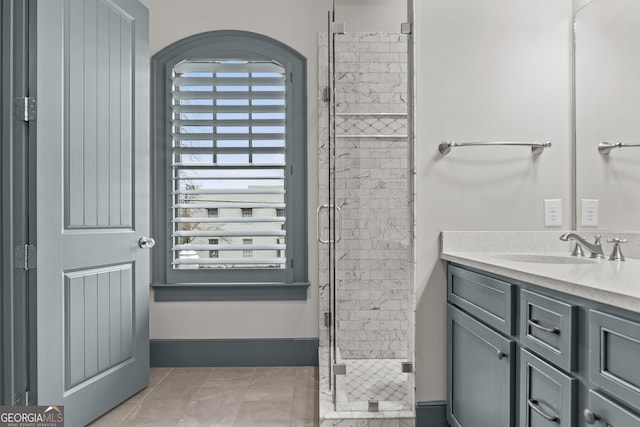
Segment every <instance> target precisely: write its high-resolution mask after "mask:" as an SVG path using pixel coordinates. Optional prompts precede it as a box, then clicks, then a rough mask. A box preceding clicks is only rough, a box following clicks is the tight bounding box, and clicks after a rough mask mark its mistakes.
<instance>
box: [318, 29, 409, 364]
mask: <svg viewBox="0 0 640 427" xmlns="http://www.w3.org/2000/svg"><path fill="white" fill-rule="evenodd" d="M335 37H336V41H335V50H336V51H335V58H336V60H335V112H336V115H335V128H336V130H335V133H336V138H335V157H334V162H335V163H334V166H335V171H336V185H335V195H336V199H335V200H336V204H337V206H340V207H341V211H340V217H341V221H340V222H341V226H340V227H338V229H339V230H341V235H340V241H339V243H338V244H337V247H336V260H337V261H336V280H337V286H336V300H337V307H336V310H335V316H336V321H337V330H338V332H337V334H336V335H337V345H338V347H339V349H340V353H341V356H342V357H343V358H345V359H352V358H358V359H362V358H387V359H405V358H407V357H408V349H409V348H410V347H409V339H410V336H411V331H412V325H411V323H410V322H412V318H413V315H412V307H413V306H412V300H413V289H412V286H411V280H410V279H411V277H410V271H411V269H410V264H409V260H410V241H411V223H410V195H409V178H410V176H409V174H410V171H409V145H408V144H409V142H408V141H409V139H408V136H407V134H408V120H407V112H408V111H407V110H408V103H407V99H408V94H407V90H408V62H407V46H408V39H407V35H404V34H398V33H347V34H340V35H336V36H335ZM319 42H320V53H319V54H320V58H319V59H320V61H319V62H320V70H319V71H320V92H321V96H320V105H319V109H320V141H319V150H320V151H319V155H320V204H325V203H328V200H329V198H328V193H329V162H328V159H329V150H328V147H329V135H330V129H329V104H328V103H326V102H324V101H323V97H322V90H323V88H324V87H326V86H327V81H328V77H329V76H328V73H329V70H328V65H329V41H328V39H327V34H326V33H324V34H320V38H319ZM325 225H326V224H325ZM320 258H321V259H320V278H321V286H320V313H321V322H320V325H321V334H320V336H321V343H320V344H321V345H322V346H326V345H329V335H328V331H327V329H326V328H325V327H324V317H323V316H324V312H328V311H329V306H330V304H329V300H330V292H329V283H328V282H329V274H328V273H329V265H330V264H329V259H328V249H327V246H326V245H321V248H320Z"/></svg>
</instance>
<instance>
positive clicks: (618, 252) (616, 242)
mask: <svg viewBox="0 0 640 427" xmlns="http://www.w3.org/2000/svg"><path fill="white" fill-rule="evenodd" d="M607 242H609V243H613V250H612V251H611V255H610V256H609V259H610V260H611V261H624V255H623V254H622V249H621V248H620V244H621V243H627V239H620V238H618V237H614V238H613V239H608V240H607Z"/></svg>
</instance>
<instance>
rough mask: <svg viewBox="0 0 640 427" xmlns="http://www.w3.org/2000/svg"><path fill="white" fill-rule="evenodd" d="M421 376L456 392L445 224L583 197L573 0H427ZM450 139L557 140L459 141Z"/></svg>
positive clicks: (501, 226) (420, 188)
mask: <svg viewBox="0 0 640 427" xmlns="http://www.w3.org/2000/svg"><path fill="white" fill-rule="evenodd" d="M415 8H416V11H415V31H414V37H415V53H416V81H417V82H416V85H417V88H416V96H417V102H416V123H417V125H416V192H417V198H416V219H417V230H416V233H417V238H416V261H417V272H416V278H417V279H416V280H417V283H416V287H417V301H418V308H417V323H416V334H417V336H416V371H417V378H416V386H417V395H416V398H417V400H418V401H429V400H442V399H444V398H445V366H446V364H445V310H446V276H445V269H444V265H443V263H442V262H441V261H439V250H440V248H439V233H440V231H441V230H537V229H543V228H544V223H543V214H542V212H543V209H542V207H543V200H544V199H545V198H560V199H562V201H563V214H562V221H563V226H564V227H569V226H570V225H571V221H570V217H571V207H572V191H571V187H572V184H571V183H572V175H573V172H572V168H571V164H572V162H571V156H572V110H571V108H572V97H571V95H572V94H571V87H572V74H571V73H572V71H571V55H572V54H571V44H572V34H571V30H572V25H571V22H572V2H571V0H540V1H536V2H526V3H523V2H515V3H514V2H513V1H511V0H486V1H482V2H478V1H475V0H430V1H428V2H421V1H418V2H416V6H415ZM444 140H456V141H500V140H503V141H504V140H507V141H546V140H549V141H551V142H552V144H553V147H552V148H550V149H547V150H545V152H544V153H543V154H542V155H540V156H538V157H535V158H534V157H533V156H532V154H531V152H530V151H529V150H528V149H525V148H521V147H502V148H498V147H469V148H457V149H456V148H454V149H453V150H452V152H451V153H449V154H448V155H447V156H444V157H443V156H441V155H440V154H439V152H438V149H437V147H438V144H439V143H440V142H441V141H444Z"/></svg>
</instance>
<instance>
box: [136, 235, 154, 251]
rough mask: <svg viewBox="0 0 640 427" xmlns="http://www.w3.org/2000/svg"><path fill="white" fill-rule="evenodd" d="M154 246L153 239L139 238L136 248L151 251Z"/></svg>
mask: <svg viewBox="0 0 640 427" xmlns="http://www.w3.org/2000/svg"><path fill="white" fill-rule="evenodd" d="M155 245H156V241H155V240H154V239H153V237H141V238H140V240H138V246H140V247H141V248H142V249H151V248H152V247H154V246H155Z"/></svg>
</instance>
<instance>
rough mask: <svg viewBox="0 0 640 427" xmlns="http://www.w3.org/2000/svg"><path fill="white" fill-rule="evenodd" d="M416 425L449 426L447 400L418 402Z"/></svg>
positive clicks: (422, 426) (419, 426)
mask: <svg viewBox="0 0 640 427" xmlns="http://www.w3.org/2000/svg"><path fill="white" fill-rule="evenodd" d="M416 427H449V423H447V402H445V401H444V400H437V401H433V402H418V403H417V404H416Z"/></svg>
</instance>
